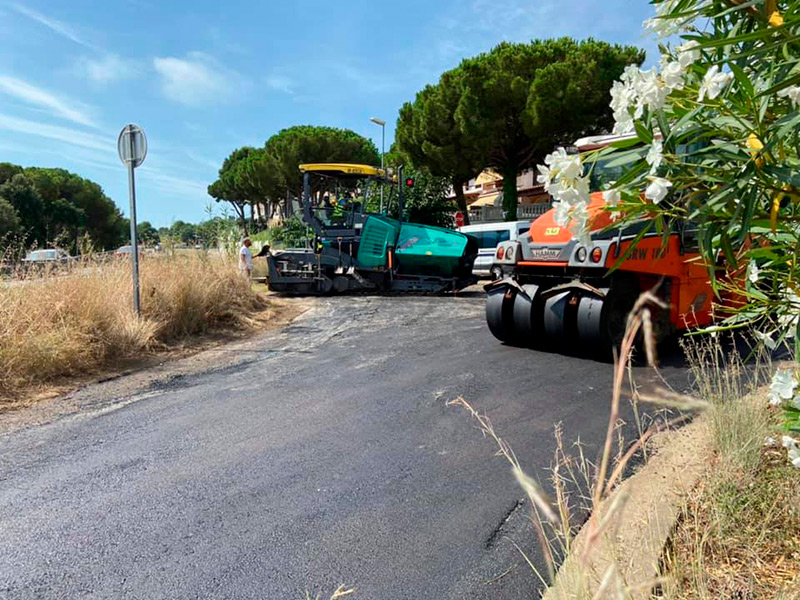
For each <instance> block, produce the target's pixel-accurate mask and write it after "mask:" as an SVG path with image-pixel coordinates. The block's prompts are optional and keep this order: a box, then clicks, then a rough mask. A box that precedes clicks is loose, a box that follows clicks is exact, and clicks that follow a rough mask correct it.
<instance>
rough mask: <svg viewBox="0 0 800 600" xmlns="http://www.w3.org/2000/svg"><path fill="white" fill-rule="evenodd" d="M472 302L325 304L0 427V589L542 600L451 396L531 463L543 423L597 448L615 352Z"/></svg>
mask: <svg viewBox="0 0 800 600" xmlns="http://www.w3.org/2000/svg"><path fill="white" fill-rule="evenodd" d="M483 302H484V300H483V298H482V297H480V296H479V295H473V296H468V297H461V298H433V297H420V298H408V297H406V298H401V297H381V298H368V297H350V298H333V299H322V300H319V301H316V302H315V306H316V308H315V309H314V310H312V311H310V312H308V313H307V314H305V315H304V316H303V317H301V318H299V319H298V320H296V321H295V322H294V323H293V324H292V325H291V326H290V327H288V329H286V330H284V331H282V332H281V333H279V334H278V333H276V334H273V335H266V336H262V337H261V338H258V339H257V340H256V341H255V342H253V343H252V344H251V345H250V346H248V347H246V348H245V349H241V348H240V349H239V350H236V356H235V357H234V359H233V364H232V365H231V364H229V365H227V366H225V367H224V368H209V369H207V370H206V371H205V372H201V373H197V374H194V375H191V376H183V377H177V378H174V379H172V380H167V381H165V382H161V383H157V384H152V385H150V386H149V387H147V388H145V389H143V390H140V391H138V392H136V393H126V394H125V395H123V396H121V397H116V398H109V399H108V403H107V404H106V405H105V406H104V407H103V408H102V409H97V410H93V411H84V412H83V413H82V414H78V415H74V416H72V417H69V418H60V419H57V420H56V421H55V422H53V423H50V424H46V425H40V426H35V427H29V428H27V429H25V430H23V431H16V432H13V433H7V434H5V435H2V436H0V598H4V599H5V598H84V597H86V598H115V599H119V598H142V599H145V598H146V599H154V598H169V599H171V600H177V599H184V598H187V599H188V598H237V599H239V598H241V599H251V598H252V599H284V598H287V599H303V598H306V592H310V593H311V595H312V597H313V596H314V594H316V593H317V592H324V593H325V594H328V595H329V594H330V592H331V591H333V589H335V588H336V586H337V585H339V584H349V585H351V586H353V587H355V588H356V590H357V593H356V594H354V595H353V596H351V597H354V598H362V599H404V598H408V599H412V598H413V599H415V600H420V599H427V598H431V599H434V598H435V599H437V600H444V599H455V598H459V599H461V598H471V599H481V598H501V599H502V598H535V597H538V596H537V595H536V589H537V579H536V577H535V576H534V574H533V573H532V572H531V570H530V568H529V567H527V566H526V565H525V563H524V561H523V560H522V558H521V556H520V553H519V551H518V550H517V549H516V548H515V546H514V544H513V543H512V541H513V542H516V543H517V544H518V545H519V546H520V547H521V548H522V549H523V550H524V551H526V552H527V553H529V555H530V557H531V558H532V559H533V560H534V561H537V562H540V557H539V554H538V552H537V550H536V543H535V539H534V535H533V533H532V531H531V529H530V527H529V525H528V524H527V523H528V521H527V514H528V507H527V505H526V503H524V502H522V503H520V500H522V498H523V493H522V492H521V490H520V489H519V488H518V487H517V485H516V484H515V482H514V481H513V478H512V475H511V472H510V470H509V469H508V467H507V466H506V464H505V463H504V462H503V460H502V459H500V458H497V457H495V456H494V452H495V447H494V446H493V445H492V442H490V441H488V440H486V439H484V438H483V437H482V435H481V434H480V432H479V431H478V430H477V429H476V428H475V423H474V422H473V421H472V420H471V419H470V418H469V416H468V415H467V413H466V412H465V411H464V410H463V409H461V408H457V407H452V406H450V407H448V406H447V405H446V402H447V400H450V399H453V398H456V397H458V396H459V395H462V396H464V397H465V398H466V399H468V400H469V401H470V402H471V403H472V404H473V405H474V406H475V407H476V408H477V409H479V410H480V411H481V412H484V413H487V414H488V415H489V416H490V417H491V419H492V421H493V423H494V425H495V428H496V429H497V431H498V432H499V433H500V435H502V436H503V437H504V438H505V439H506V440H507V441H508V442H509V443H510V444H511V446H512V447H513V448H514V450H515V452H516V454H517V456H518V458H519V460H520V462H521V463H522V465H523V466H524V468H525V469H526V470H527V471H528V472H530V473H531V474H533V475H535V476H536V477H538V478H540V479H542V480H546V478H547V468H548V467H549V466H550V464H551V457H552V452H553V449H554V446H555V443H554V440H553V428H554V424H555V423H559V422H560V423H562V425H563V429H564V432H565V437H566V438H567V439H568V440H573V439H576V438H578V437H580V439H581V440H582V441H583V443H585V444H586V446H587V452H588V453H589V455H590V456H595V455H596V452H597V449H598V447H599V444H600V442H601V440H602V438H603V436H604V432H605V429H606V423H607V415H608V410H609V409H608V407H609V398H610V388H611V380H612V376H611V368H610V366H609V365H606V364H602V363H598V362H595V361H592V360H588V359H580V358H570V357H565V356H561V355H557V354H546V353H541V352H535V351H531V350H523V349H518V348H512V347H507V346H503V345H501V344H498V343H497V342H496V341H495V340H494V338H492V337H491V335H490V334H489V333H488V330H487V329H486V326H485V324H484V320H483ZM665 374H666V376H667V377H668V378H671V379H672V380H673V382H675V383H676V384H677V385H678V386H680V385H681V384H685V383H686V380H687V375H686V373H685V372H684V371H683V370H682V369H681V368H680V367H679V366H676V367H668V368H666V369H665ZM640 375H641V377H642V378H643V379H646V378H647V377H648V375H647V373H646V372H644V370H642V372H641V373H640ZM103 389H105V388H103ZM91 391H92V390H91V389H89V390H88V392H86V393H91ZM95 393H99V392H95ZM103 393H106V392H103ZM498 577H499V579H498ZM493 580H494V581H493ZM325 597H326V598H327V595H326V596H325Z"/></svg>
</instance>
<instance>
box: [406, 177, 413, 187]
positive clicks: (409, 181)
mask: <svg viewBox="0 0 800 600" xmlns="http://www.w3.org/2000/svg"><path fill="white" fill-rule="evenodd" d="M406 187H414V178H413V177H406Z"/></svg>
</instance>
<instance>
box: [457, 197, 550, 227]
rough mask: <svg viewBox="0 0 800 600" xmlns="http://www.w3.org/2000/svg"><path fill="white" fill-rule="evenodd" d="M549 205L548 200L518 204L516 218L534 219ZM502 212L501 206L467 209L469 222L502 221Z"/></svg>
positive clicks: (545, 210)
mask: <svg viewBox="0 0 800 600" xmlns="http://www.w3.org/2000/svg"><path fill="white" fill-rule="evenodd" d="M550 208H551V206H550V203H549V202H538V203H536V204H520V205H519V206H517V219H519V220H524V219H534V218H536V217H538V216H541V215H543V214H544V213H546V212H547V211H548V210H550ZM504 216H505V215H504V212H503V207H502V206H479V207H476V208H470V209H469V221H470V223H492V222H494V221H503V220H504Z"/></svg>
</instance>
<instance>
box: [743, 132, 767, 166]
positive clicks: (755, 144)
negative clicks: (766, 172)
mask: <svg viewBox="0 0 800 600" xmlns="http://www.w3.org/2000/svg"><path fill="white" fill-rule="evenodd" d="M745 145H746V146H747V148H748V152H750V156H752V157H753V161H754V162H755V163H756V167H758V168H759V169H761V168H763V167H764V156H763V155H762V154H761V151H762V150H763V149H764V143H763V142H762V141H761V140H760V139H758V136H757V135H756V134H755V133H751V134H750V135H749V136H748V137H747V141H746V142H745Z"/></svg>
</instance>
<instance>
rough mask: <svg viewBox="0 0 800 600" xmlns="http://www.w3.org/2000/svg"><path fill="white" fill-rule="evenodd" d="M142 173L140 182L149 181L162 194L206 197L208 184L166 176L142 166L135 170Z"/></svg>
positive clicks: (156, 170) (151, 168)
mask: <svg viewBox="0 0 800 600" xmlns="http://www.w3.org/2000/svg"><path fill="white" fill-rule="evenodd" d="M137 172H140V173H142V175H141V176H140V177H141V179H140V181H147V179H150V180H151V182H152V183H154V184H155V185H156V186H157V187H158V188H159V189H160V190H162V191H163V192H168V193H173V194H180V195H184V196H200V197H203V198H204V197H206V196H208V184H207V183H203V182H200V181H194V180H192V179H186V178H184V177H176V176H174V175H168V174H166V173H164V172H162V171H160V170H158V169H156V168H153V167H148V166H147V165H143V166H141V167H140V168H138V169H137Z"/></svg>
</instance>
